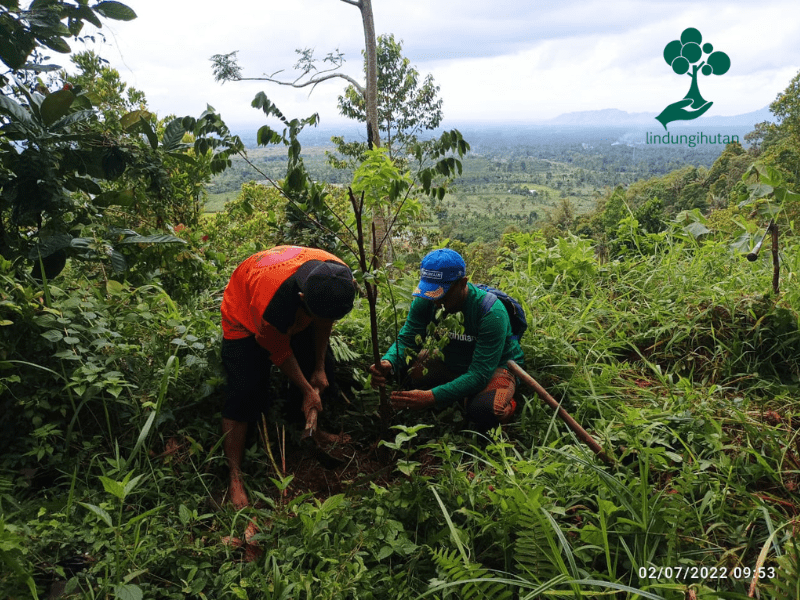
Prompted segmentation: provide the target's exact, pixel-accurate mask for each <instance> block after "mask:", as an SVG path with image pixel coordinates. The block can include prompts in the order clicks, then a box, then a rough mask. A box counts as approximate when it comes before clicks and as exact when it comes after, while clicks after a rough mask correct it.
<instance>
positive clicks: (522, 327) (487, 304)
mask: <svg viewBox="0 0 800 600" xmlns="http://www.w3.org/2000/svg"><path fill="white" fill-rule="evenodd" d="M475 287H476V288H478V289H479V290H483V291H484V292H486V295H485V296H484V297H483V300H481V316H483V315H485V314H486V313H488V312H489V311H490V310H491V308H492V306H493V305H494V303H495V302H497V301H498V300H500V302H502V303H503V306H504V307H505V309H506V312H507V313H508V319H509V320H510V321H511V334H512V335H511V337H512V338H513V339H515V340H517V341H519V340H520V338H521V337H522V335H523V334H524V333H525V331H526V330H527V329H528V320H527V319H526V318H525V309H524V308H522V304H520V303H519V301H517V300H515V299H514V298H512V297H511V296H509V295H508V294H506V293H505V292H502V291H500V290H498V289H497V288H493V287H491V286H488V285H484V284H475Z"/></svg>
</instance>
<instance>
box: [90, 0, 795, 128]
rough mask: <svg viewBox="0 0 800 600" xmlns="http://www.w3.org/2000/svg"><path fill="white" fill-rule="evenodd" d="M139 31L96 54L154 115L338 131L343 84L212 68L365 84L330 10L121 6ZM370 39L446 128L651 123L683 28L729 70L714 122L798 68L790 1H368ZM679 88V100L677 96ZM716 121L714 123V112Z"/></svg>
mask: <svg viewBox="0 0 800 600" xmlns="http://www.w3.org/2000/svg"><path fill="white" fill-rule="evenodd" d="M128 4H129V5H130V6H131V7H132V8H133V9H134V10H135V11H136V12H137V13H138V15H139V18H138V19H137V20H135V21H132V22H130V23H116V22H110V23H108V26H107V27H104V31H109V30H110V31H112V32H113V33H114V36H113V37H109V40H110V41H111V42H112V45H111V46H110V47H109V46H106V47H105V48H104V49H101V50H100V52H101V54H103V55H104V56H106V57H107V58H109V60H111V63H112V66H114V67H115V68H117V69H118V70H119V71H120V72H121V74H122V76H123V78H124V79H125V80H126V81H128V82H129V83H130V84H131V85H134V86H135V87H138V88H139V89H141V90H143V91H144V92H145V93H146V94H147V97H148V100H149V102H150V105H151V108H153V109H155V110H156V111H157V112H159V114H162V115H165V114H167V113H176V114H195V115H196V114H199V112H201V111H202V110H204V109H205V106H206V103H208V104H211V105H212V106H214V107H215V108H216V109H217V110H219V111H220V112H221V113H222V115H223V117H224V118H225V119H226V120H228V121H229V122H231V123H244V122H259V121H263V117H260V116H259V114H258V113H257V112H256V111H255V109H253V108H251V107H250V101H251V100H252V98H253V96H254V95H255V93H256V92H258V91H259V90H264V91H265V92H266V93H267V95H268V96H269V97H270V98H271V99H272V100H273V101H274V102H275V103H276V104H277V105H278V106H279V107H280V108H281V110H283V111H284V112H285V113H286V114H287V115H288V116H291V117H295V116H297V117H304V116H308V115H310V114H311V113H314V112H319V113H320V115H321V117H322V122H323V124H331V123H335V122H338V121H340V120H341V117H340V116H339V115H338V111H337V109H336V98H337V96H338V95H339V94H340V93H341V91H342V90H343V89H344V86H345V83H344V82H333V83H331V82H327V83H323V84H321V85H319V86H318V87H317V88H316V90H315V91H314V92H313V94H312V95H311V97H310V98H309V97H308V90H307V89H306V90H292V89H288V88H282V87H278V86H275V85H272V84H268V83H266V82H240V83H227V84H225V85H224V86H222V85H220V84H218V83H215V82H214V81H213V77H212V72H211V63H210V62H209V57H210V56H211V55H212V54H216V53H227V52H231V51H234V50H238V51H239V59H240V64H241V66H242V68H243V70H244V73H245V75H249V76H259V75H261V74H262V73H264V72H267V73H270V72H273V71H276V70H278V69H281V68H285V69H287V71H286V72H285V75H286V76H287V77H291V76H292V72H291V67H292V65H293V64H294V63H295V62H296V58H297V57H296V55H295V53H294V50H295V48H299V47H313V48H315V49H316V52H317V55H319V56H324V55H325V54H326V53H327V52H329V51H332V50H334V49H335V48H339V49H340V50H341V51H343V52H345V53H346V57H347V59H348V62H347V63H346V65H345V69H344V71H345V72H347V73H348V74H350V75H351V76H354V77H356V78H358V79H361V74H360V67H361V55H360V52H361V49H362V48H363V43H364V42H363V31H362V28H361V18H360V15H359V12H358V10H357V9H356V8H354V7H352V6H349V5H347V4H345V3H342V2H338V1H337V0H295V1H293V2H286V1H283V2H278V1H276V0H261V1H259V2H255V1H253V0H230V1H229V2H227V3H225V4H224V5H223V6H220V4H219V3H217V2H208V1H205V0H195V1H190V0H166V1H165V0H159V1H156V0H128ZM373 9H374V12H375V22H376V30H377V31H378V33H384V32H385V33H389V32H392V33H394V34H395V36H396V38H398V39H403V40H404V52H405V54H406V55H407V56H409V57H410V58H411V59H412V62H413V63H414V64H415V65H416V66H417V68H418V69H419V70H420V72H422V73H423V74H425V73H429V72H430V73H432V74H433V75H434V78H435V79H436V82H437V83H438V84H439V85H440V86H441V97H442V98H443V99H444V112H445V116H446V117H447V120H448V121H464V120H496V121H502V120H507V121H508V120H513V121H520V120H526V119H545V118H551V117H554V116H557V115H558V114H561V113H564V112H571V111H579V110H597V109H603V108H619V109H622V110H627V111H629V112H659V111H660V110H661V109H662V108H663V106H664V105H665V104H666V103H668V102H672V101H674V100H676V99H679V98H680V97H682V96H683V95H684V94H685V92H686V90H687V89H688V78H687V81H686V82H681V81H680V79H679V77H678V76H677V75H675V74H674V73H672V72H671V70H670V69H669V66H668V65H667V64H666V63H665V62H664V61H663V59H662V58H661V53H662V51H663V48H664V45H665V44H666V43H667V42H668V41H670V40H671V39H675V38H677V37H678V36H679V35H680V32H681V31H682V30H683V29H684V28H685V27H687V26H694V27H697V28H698V29H700V31H702V32H703V34H704V36H706V38H707V40H708V41H711V42H712V43H713V44H714V46H715V48H716V49H719V50H723V51H725V52H726V53H728V54H729V56H730V57H731V60H732V67H731V70H730V72H729V73H727V74H726V75H724V76H721V77H714V76H711V77H702V78H701V81H700V86H701V91H702V93H703V95H704V96H706V97H707V99H710V100H713V101H714V102H715V106H714V107H713V109H712V112H713V113H714V114H720V115H722V114H725V115H728V114H738V113H742V112H749V111H752V110H757V109H759V108H762V107H763V106H765V105H766V104H768V103H769V102H771V101H772V100H773V99H774V98H775V96H776V94H777V93H778V92H780V91H781V90H783V89H784V88H785V87H786V85H788V83H789V81H790V79H791V78H792V77H793V76H794V75H795V74H796V73H797V71H798V69H799V68H800V45H798V44H797V43H796V40H797V39H798V38H800V8H798V5H797V4H796V2H795V1H794V0H792V1H789V0H765V1H763V2H760V3H753V2H749V1H744V0H742V1H725V2H723V1H712V2H704V3H698V2H696V1H663V2H644V1H641V0H640V1H634V0H619V1H609V0H606V1H599V0H590V1H588V2H586V1H581V2H577V1H567V2H555V1H552V2H536V3H531V2H528V1H526V0H515V1H511V0H495V1H494V2H485V1H480V2H479V1H476V0H470V1H466V0H439V1H437V2H436V3H432V2H429V1H427V0H404V1H403V2H377V1H376V2H374V6H373ZM684 86H685V88H686V89H684ZM717 111H718V112H717Z"/></svg>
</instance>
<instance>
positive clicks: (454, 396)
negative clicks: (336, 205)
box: [369, 248, 523, 431]
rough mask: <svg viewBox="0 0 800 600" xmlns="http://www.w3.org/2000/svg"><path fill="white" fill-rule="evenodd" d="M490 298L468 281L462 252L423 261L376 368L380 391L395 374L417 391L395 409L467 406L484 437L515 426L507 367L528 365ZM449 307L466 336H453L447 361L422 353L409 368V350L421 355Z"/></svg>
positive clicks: (399, 399) (395, 401)
mask: <svg viewBox="0 0 800 600" xmlns="http://www.w3.org/2000/svg"><path fill="white" fill-rule="evenodd" d="M486 294H487V292H485V291H483V290H481V289H478V288H477V287H475V286H474V285H473V284H471V283H469V282H468V281H467V277H466V264H465V263H464V259H463V258H462V257H461V255H460V254H458V252H455V251H454V250H450V249H448V248H445V249H440V250H434V251H433V252H430V253H429V254H428V255H427V256H425V258H423V259H422V264H421V265H420V282H419V285H418V286H417V289H416V290H414V296H415V299H414V301H413V302H412V304H411V309H410V311H409V313H408V318H407V319H406V322H405V324H404V325H403V328H402V329H401V330H400V334H399V336H398V338H397V341H396V342H395V343H394V344H393V345H392V347H391V348H389V350H388V352H386V354H385V355H384V356H383V358H382V359H381V362H380V364H377V365H372V366H370V369H369V370H370V373H371V375H372V385H373V387H377V386H382V385H385V384H386V379H387V377H388V376H389V375H391V374H399V375H400V376H401V377H402V378H405V377H406V376H407V379H408V381H409V382H410V385H409V386H408V387H409V388H410V389H407V390H403V391H398V392H393V393H392V395H391V401H392V406H393V407H394V408H408V409H411V410H421V409H424V408H428V407H433V408H437V409H443V408H446V407H447V406H450V405H451V404H452V403H453V402H456V401H459V402H463V406H464V410H465V414H466V416H467V418H468V419H469V420H470V421H472V422H473V423H474V424H475V426H476V429H478V430H479V431H486V430H487V429H490V428H492V427H495V426H497V425H498V424H499V423H506V422H508V421H509V420H511V418H512V417H513V415H514V411H515V410H516V402H515V401H514V398H513V396H514V392H515V390H516V379H515V377H514V376H513V375H512V374H511V373H510V372H509V371H508V369H507V368H506V366H505V365H506V362H507V361H508V360H509V359H511V360H514V361H516V362H517V363H522V361H523V355H522V348H520V345H519V341H518V340H517V339H516V338H515V337H513V334H512V331H511V323H510V321H509V317H508V312H506V309H505V307H504V306H503V303H502V302H494V303H493V304H491V305H490V306H489V307H488V309H487V303H485V302H483V300H484V296H486ZM442 307H443V308H444V309H445V311H446V313H448V314H452V313H456V312H461V313H462V314H463V315H464V320H463V326H464V332H463V333H456V332H453V331H448V332H447V333H446V335H447V336H448V337H449V338H450V340H449V342H448V343H447V345H446V346H445V347H444V351H443V352H444V360H443V361H442V360H438V359H432V358H430V357H428V356H427V353H426V352H425V351H424V350H423V351H422V352H421V353H420V354H419V356H418V357H417V358H416V359H415V360H414V361H412V364H411V367H410V368H407V367H406V360H405V357H406V355H407V353H406V350H409V351H412V352H418V351H419V349H420V345H419V344H417V343H416V338H417V336H422V337H423V338H424V337H425V335H426V333H427V326H428V324H429V323H431V322H432V321H433V320H434V319H435V317H436V312H437V310H438V309H439V308H442ZM398 379H400V377H398Z"/></svg>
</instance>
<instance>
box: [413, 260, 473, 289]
mask: <svg viewBox="0 0 800 600" xmlns="http://www.w3.org/2000/svg"><path fill="white" fill-rule="evenodd" d="M466 273H467V265H466V263H464V259H463V258H461V255H460V254H459V253H458V252H456V251H455V250H450V248H441V249H439V250H434V251H433V252H429V253H428V254H427V256H425V258H423V259H422V264H420V266H419V276H420V281H419V285H418V286H417V289H415V290H414V296H416V297H418V298H427V299H428V300H439V299H440V298H441V297H442V296H444V295H445V294H446V293H447V290H449V289H450V286H451V285H453V284H454V283H455V282H456V281H458V280H459V279H461V278H462V277H464V276H465V275H466Z"/></svg>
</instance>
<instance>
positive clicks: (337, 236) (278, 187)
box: [238, 152, 358, 258]
mask: <svg viewBox="0 0 800 600" xmlns="http://www.w3.org/2000/svg"><path fill="white" fill-rule="evenodd" d="M238 154H239V156H240V157H241V158H242V159H243V160H244V162H246V163H247V164H248V165H250V166H251V167H252V168H253V170H254V171H256V173H258V174H259V175H261V176H262V177H263V178H264V179H266V180H267V181H268V182H269V183H270V184H271V185H272V187H274V188H275V189H276V190H278V193H279V194H280V195H281V196H283V197H284V198H286V199H287V200H288V201H289V202H291V203H292V204H293V205H294V207H295V208H296V209H297V210H299V211H300V212H301V213H303V215H304V216H305V217H306V218H307V219H308V220H309V221H311V222H312V223H314V225H316V226H317V227H318V228H319V229H321V230H322V231H326V232H328V233H330V234H331V235H333V236H334V237H335V238H336V239H338V240H339V241H340V242H341V243H342V245H343V246H344V247H345V248H347V249H348V250H349V251H350V252H351V253H352V254H353V256H355V257H356V258H358V252H357V251H356V250H355V249H354V248H353V247H352V246H351V245H350V244H348V243H347V242H346V241H345V240H344V238H343V237H342V236H340V235H339V234H338V233H336V232H335V231H333V230H331V229H330V228H328V227H325V225H323V224H322V223H320V222H319V221H318V220H317V219H315V218H314V217H313V216H311V215H310V214H309V213H308V212H307V211H306V210H304V209H303V208H302V207H301V206H300V205H299V204H298V203H297V201H296V200H295V199H294V198H292V197H290V196H289V195H288V194H287V193H286V192H285V191H283V188H282V187H281V186H279V185H278V183H277V182H276V181H275V180H274V179H272V177H270V176H269V175H267V174H266V173H264V171H262V170H261V169H259V168H258V167H257V166H256V165H255V164H253V162H252V161H251V160H250V159H249V158H247V155H245V154H244V153H242V152H239V153H238ZM331 212H332V213H333V214H334V215H336V218H337V219H339V221H340V222H341V223H342V224H343V225H344V226H345V228H346V229H347V231H348V232H349V233H350V234H351V235H352V236H353V237H356V236H355V233H353V230H352V229H350V227H348V226H347V224H346V223H345V222H344V221H343V220H342V218H341V217H339V215H337V214H336V213H335V212H334V211H331Z"/></svg>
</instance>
